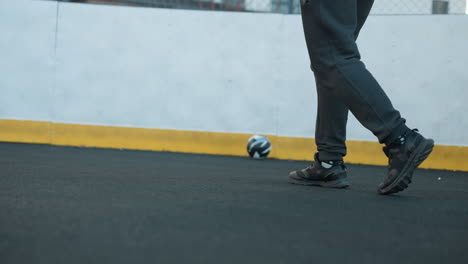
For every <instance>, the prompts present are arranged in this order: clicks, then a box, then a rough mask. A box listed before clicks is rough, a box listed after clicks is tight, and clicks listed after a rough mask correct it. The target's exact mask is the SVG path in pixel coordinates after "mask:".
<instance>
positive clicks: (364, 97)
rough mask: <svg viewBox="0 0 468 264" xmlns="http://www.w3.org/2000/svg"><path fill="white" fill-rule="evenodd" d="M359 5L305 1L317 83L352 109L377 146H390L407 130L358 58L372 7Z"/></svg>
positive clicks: (332, 0) (304, 15) (354, 0)
mask: <svg viewBox="0 0 468 264" xmlns="http://www.w3.org/2000/svg"><path fill="white" fill-rule="evenodd" d="M358 1H359V0H303V4H302V19H303V26H304V32H305V37H306V43H307V48H308V50H309V55H310V60H311V65H312V69H313V71H314V74H315V77H316V79H318V80H319V83H326V86H327V87H329V90H330V94H331V95H332V96H334V98H336V99H337V101H339V102H341V103H342V104H344V105H345V106H346V107H347V108H348V109H349V110H351V112H352V113H353V114H354V115H355V116H356V118H357V119H358V120H359V122H361V124H363V125H364V126H365V127H366V128H368V129H369V130H370V131H371V132H372V133H373V134H374V135H375V136H377V138H378V139H379V142H381V143H390V142H393V141H394V140H395V139H396V138H397V137H398V136H399V135H401V134H402V133H404V132H405V131H407V130H408V128H407V127H406V125H405V120H404V119H403V118H402V117H401V116H400V113H399V112H398V111H396V110H395V109H394V108H393V106H392V104H391V102H390V100H389V99H388V97H387V95H386V94H385V92H384V91H383V90H382V88H381V87H380V85H379V84H378V83H377V81H376V80H375V79H374V77H373V76H372V74H371V73H370V72H369V71H368V70H367V69H366V67H365V66H364V64H363V63H362V62H361V60H360V59H361V57H360V54H359V51H358V48H357V45H356V43H355V40H356V37H357V35H358V33H359V30H360V27H362V25H363V24H364V21H365V18H366V17H367V15H366V14H368V13H369V10H370V7H371V3H369V2H366V3H367V5H362V3H364V2H362V3H361V4H359V5H358ZM362 6H365V7H367V8H362ZM359 22H361V23H359ZM322 98H323V97H322ZM320 104H321V102H319V105H320ZM338 122H340V121H338Z"/></svg>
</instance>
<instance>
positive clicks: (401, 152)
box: [378, 129, 434, 194]
mask: <svg viewBox="0 0 468 264" xmlns="http://www.w3.org/2000/svg"><path fill="white" fill-rule="evenodd" d="M433 147H434V140H432V139H426V138H424V137H423V136H421V134H419V133H418V130H417V129H413V130H410V131H409V132H407V133H406V134H405V135H403V136H401V137H400V138H399V139H398V140H397V143H395V144H392V145H389V146H386V147H384V148H383V151H384V152H385V155H387V157H388V172H387V175H386V177H385V179H384V181H383V182H382V183H381V184H380V185H379V189H378V192H379V193H380V194H392V193H397V192H400V191H403V190H404V189H406V188H408V184H410V183H411V179H412V177H413V172H414V170H415V169H416V168H417V167H418V166H419V165H420V164H421V163H422V162H423V161H424V160H425V159H426V158H427V157H428V156H429V154H431V152H432V148H433Z"/></svg>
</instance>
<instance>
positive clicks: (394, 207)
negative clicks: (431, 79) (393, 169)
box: [0, 143, 468, 264]
mask: <svg viewBox="0 0 468 264" xmlns="http://www.w3.org/2000/svg"><path fill="white" fill-rule="evenodd" d="M306 165H308V164H307V163H306V162H297V161H279V160H263V161H257V160H250V159H248V158H242V157H223V156H209V155H193V154H177V153H159V152H143V151H120V150H103V149H85V148H81V149H80V148H67V147H52V146H45V145H26V144H6V143H2V144H0V263H1V264H10V263H14V264H18V263H47V264H52V263H99V264H103V263H307V264H310V263H360V264H362V263H373V264H382V263H412V264H414V263H425V264H426V263H468V173H461V172H450V171H431V170H418V171H416V173H415V176H414V180H413V184H412V185H410V188H409V189H408V190H406V191H405V192H403V193H401V194H399V195H393V196H380V195H378V194H377V193H376V188H377V185H378V183H379V182H380V180H381V179H382V177H383V174H384V172H385V168H384V167H374V166H359V165H350V166H349V175H350V180H351V183H352V186H351V188H350V189H347V190H336V189H322V188H318V187H307V186H297V185H290V184H288V183H287V177H286V175H287V173H288V172H289V171H290V170H292V169H299V168H302V167H305V166H306ZM439 177H440V180H439V179H438V178H439Z"/></svg>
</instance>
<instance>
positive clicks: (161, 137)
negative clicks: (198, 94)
mask: <svg viewBox="0 0 468 264" xmlns="http://www.w3.org/2000/svg"><path fill="white" fill-rule="evenodd" d="M250 136H251V135H249V134H238V133H219V132H201V131H180V130H163V129H146V128H132V127H113V126H97V125H78V124H62V123H52V122H41V121H19V120H2V119H0V141H3V142H22V143H41V144H52V145H60V146H85V147H97V148H124V149H135V150H153V151H173V152H186V153H201V154H218V155H233V156H246V155H247V153H246V142H247V139H248V138H249V137H250ZM267 136H268V138H269V139H270V140H271V143H272V145H273V149H272V152H271V154H270V157H272V158H277V159H289V160H312V156H313V153H315V152H316V147H315V142H314V139H313V138H296V137H283V136H274V135H267ZM347 145H348V155H347V156H346V162H349V163H355V164H356V163H357V164H368V165H386V164H387V159H386V157H385V155H384V154H383V153H382V146H381V145H380V144H378V143H376V142H369V141H356V140H348V141H347ZM466 160H468V147H464V146H443V145H436V147H435V148H434V151H433V153H432V155H431V156H430V157H429V159H428V160H426V161H425V162H424V163H423V164H422V165H421V167H422V168H431V169H447V170H460V171H468V162H466Z"/></svg>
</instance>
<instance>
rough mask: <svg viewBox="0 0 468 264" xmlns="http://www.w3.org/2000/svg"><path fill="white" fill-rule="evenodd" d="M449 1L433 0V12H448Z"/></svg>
mask: <svg viewBox="0 0 468 264" xmlns="http://www.w3.org/2000/svg"><path fill="white" fill-rule="evenodd" d="M448 13H449V1H448V0H432V14H448Z"/></svg>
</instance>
